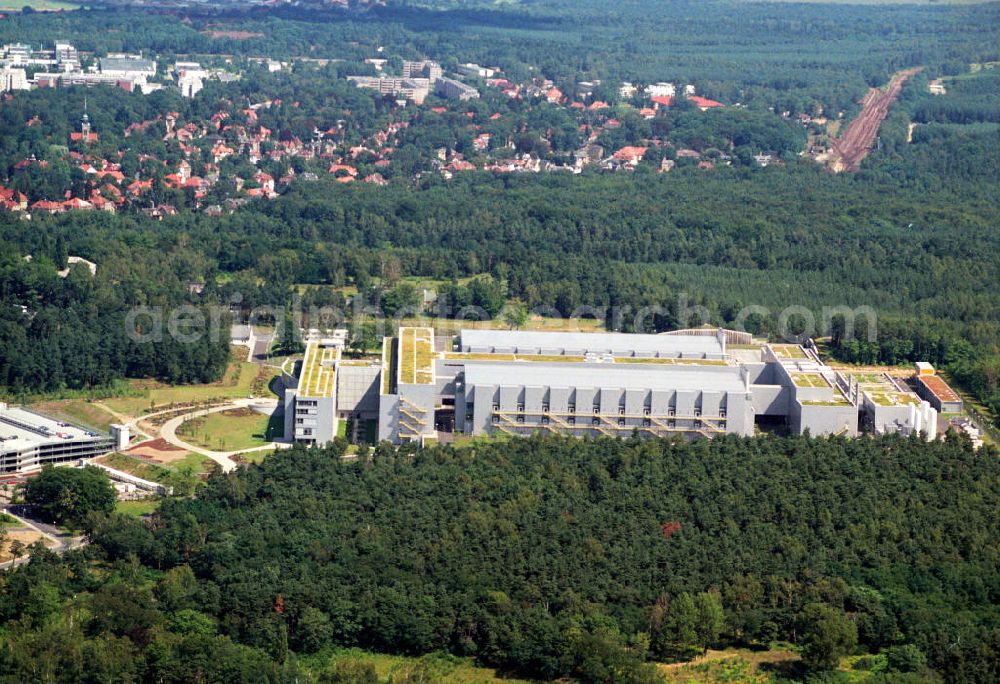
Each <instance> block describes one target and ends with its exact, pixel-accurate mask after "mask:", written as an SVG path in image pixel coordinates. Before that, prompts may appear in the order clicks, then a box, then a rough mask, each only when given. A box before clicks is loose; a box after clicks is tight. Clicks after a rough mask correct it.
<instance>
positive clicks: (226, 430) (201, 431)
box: [177, 409, 284, 451]
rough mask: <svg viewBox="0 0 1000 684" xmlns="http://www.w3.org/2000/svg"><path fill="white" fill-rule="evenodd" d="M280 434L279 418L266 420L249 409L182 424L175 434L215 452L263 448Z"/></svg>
mask: <svg viewBox="0 0 1000 684" xmlns="http://www.w3.org/2000/svg"><path fill="white" fill-rule="evenodd" d="M283 432H284V422H283V419H282V418H279V417H274V416H266V415H264V414H262V413H257V412H256V411H254V410H252V409H232V410H228V411H220V412H218V413H210V414H209V415H207V416H204V417H201V418H194V419H192V420H189V421H186V422H184V423H183V424H182V425H181V426H180V428H178V430H177V434H178V436H179V437H180V438H181V439H183V440H185V441H186V442H190V443H191V444H194V445H197V446H200V447H204V448H206V449H214V450H216V451H236V450H239V449H249V448H251V447H257V446H264V445H265V444H269V443H271V442H273V441H274V440H275V439H276V438H278V437H280V436H281V435H282V434H283Z"/></svg>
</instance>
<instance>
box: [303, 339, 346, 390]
mask: <svg viewBox="0 0 1000 684" xmlns="http://www.w3.org/2000/svg"><path fill="white" fill-rule="evenodd" d="M339 360H340V349H338V348H337V347H324V346H322V345H320V344H319V343H318V342H309V343H308V344H307V345H306V354H305V358H303V359H302V372H301V374H300V375H299V396H300V397H332V396H333V395H334V392H335V391H336V388H337V383H336V379H337V377H336V373H337V362H338V361H339Z"/></svg>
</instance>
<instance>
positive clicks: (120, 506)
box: [115, 497, 160, 518]
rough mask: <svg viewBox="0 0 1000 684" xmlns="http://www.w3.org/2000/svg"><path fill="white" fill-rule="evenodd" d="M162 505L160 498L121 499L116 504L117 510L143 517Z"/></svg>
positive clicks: (135, 516)
mask: <svg viewBox="0 0 1000 684" xmlns="http://www.w3.org/2000/svg"><path fill="white" fill-rule="evenodd" d="M159 505H160V499H157V498H152V497H151V498H149V499H139V500H138V501H119V502H117V503H116V504H115V510H116V511H117V512H119V513H124V514H125V515H130V516H132V517H134V518H141V517H142V516H144V515H149V514H150V513H152V512H153V511H155V510H156V509H157V508H158V507H159Z"/></svg>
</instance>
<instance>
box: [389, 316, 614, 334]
mask: <svg viewBox="0 0 1000 684" xmlns="http://www.w3.org/2000/svg"><path fill="white" fill-rule="evenodd" d="M399 324H400V325H401V326H406V327H422V326H430V327H433V328H434V334H435V335H447V334H449V333H453V334H457V333H458V332H459V331H460V330H462V329H466V330H509V328H508V326H505V325H504V324H503V323H501V322H500V321H464V320H452V319H447V318H431V317H429V316H428V317H426V318H404V319H402V320H401V321H400V322H399ZM520 330H559V331H568V332H603V331H604V321H599V320H595V319H593V318H545V317H543V316H531V317H529V318H528V321H527V322H526V323H525V324H524V325H523V326H522V327H521V328H520ZM387 332H391V331H388V330H387Z"/></svg>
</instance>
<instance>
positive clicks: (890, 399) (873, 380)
mask: <svg viewBox="0 0 1000 684" xmlns="http://www.w3.org/2000/svg"><path fill="white" fill-rule="evenodd" d="M852 379H853V380H854V382H856V383H857V384H858V389H859V390H861V393H862V394H864V395H865V396H866V397H868V400H869V401H871V402H872V403H873V404H875V405H876V406H919V405H920V402H921V399H920V397H918V396H917V395H916V394H914V393H913V392H910V391H909V390H906V389H905V388H902V387H901V385H899V384H898V383H897V382H895V381H894V380H892V378H890V377H889V376H887V375H885V374H883V373H855V374H854V375H853V376H852Z"/></svg>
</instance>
